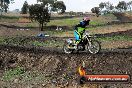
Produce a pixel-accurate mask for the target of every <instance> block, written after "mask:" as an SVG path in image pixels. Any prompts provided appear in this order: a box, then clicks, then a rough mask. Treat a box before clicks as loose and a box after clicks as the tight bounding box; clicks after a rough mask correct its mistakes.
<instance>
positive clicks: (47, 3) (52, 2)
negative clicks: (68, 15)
mask: <svg viewBox="0 0 132 88" xmlns="http://www.w3.org/2000/svg"><path fill="white" fill-rule="evenodd" d="M37 2H42V4H43V5H44V7H45V8H47V9H48V10H49V12H52V11H53V12H55V11H57V12H58V13H61V14H62V13H64V12H65V10H66V6H65V4H64V2H63V1H57V0H37Z"/></svg>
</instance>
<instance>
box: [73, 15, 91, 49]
mask: <svg viewBox="0 0 132 88" xmlns="http://www.w3.org/2000/svg"><path fill="white" fill-rule="evenodd" d="M89 22H90V17H84V18H83V20H82V21H80V23H79V24H78V25H76V26H75V28H74V36H75V40H76V41H75V48H77V46H78V44H79V43H80V41H81V40H82V38H83V33H84V32H85V28H86V26H87V25H89Z"/></svg>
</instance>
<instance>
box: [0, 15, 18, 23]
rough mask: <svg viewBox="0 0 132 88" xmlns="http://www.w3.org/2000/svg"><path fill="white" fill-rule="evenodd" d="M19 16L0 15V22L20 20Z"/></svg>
mask: <svg viewBox="0 0 132 88" xmlns="http://www.w3.org/2000/svg"><path fill="white" fill-rule="evenodd" d="M18 20H19V17H18V16H4V15H2V16H0V22H9V23H10V22H18Z"/></svg>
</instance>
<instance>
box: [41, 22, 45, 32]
mask: <svg viewBox="0 0 132 88" xmlns="http://www.w3.org/2000/svg"><path fill="white" fill-rule="evenodd" d="M43 28H44V24H43V23H42V24H41V31H43Z"/></svg>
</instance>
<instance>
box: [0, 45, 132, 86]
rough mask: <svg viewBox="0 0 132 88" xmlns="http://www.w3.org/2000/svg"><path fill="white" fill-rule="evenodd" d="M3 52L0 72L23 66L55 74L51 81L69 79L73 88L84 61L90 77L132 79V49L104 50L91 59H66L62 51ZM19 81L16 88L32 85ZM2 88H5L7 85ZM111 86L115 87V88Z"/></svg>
mask: <svg viewBox="0 0 132 88" xmlns="http://www.w3.org/2000/svg"><path fill="white" fill-rule="evenodd" d="M0 52H1V53H0V69H1V71H4V69H11V68H15V67H17V66H21V67H24V68H25V69H26V71H33V70H37V71H39V72H42V73H45V72H46V73H47V74H51V73H52V75H51V77H52V78H58V77H64V74H65V75H67V77H69V78H70V79H69V80H68V81H69V85H71V86H73V85H74V84H75V83H76V82H77V79H78V73H77V68H78V66H79V65H80V64H81V63H82V61H84V62H85V64H86V67H87V73H88V74H130V75H132V49H118V50H117V49H116V50H109V51H107V50H102V51H101V52H100V53H99V54H96V55H92V54H89V53H86V52H83V53H79V54H70V55H67V54H64V53H62V51H61V49H57V48H50V49H49V48H35V47H18V46H2V45H1V46H0ZM1 75H2V74H1ZM19 81H20V84H17V85H16V84H15V85H16V87H17V86H20V85H21V87H23V88H25V87H26V85H29V84H26V83H24V82H22V83H21V80H19ZM51 82H52V80H51ZM74 82H75V83H74ZM1 83H2V82H1ZM7 83H8V82H7ZM29 83H30V82H29ZM36 83H37V82H36ZM31 84H32V83H31ZM0 85H1V86H3V85H4V83H3V84H0ZM10 85H14V84H10ZM34 86H37V87H40V88H41V87H42V84H40V85H35V84H34ZM110 86H111V87H112V86H113V85H110ZM121 86H122V87H123V88H131V87H128V86H130V84H129V85H124V84H120V85H116V87H119V88H120V87H121ZM37 87H36V88H37ZM91 88H98V87H91ZM112 88H113V87H112ZM114 88H115V87H114Z"/></svg>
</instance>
